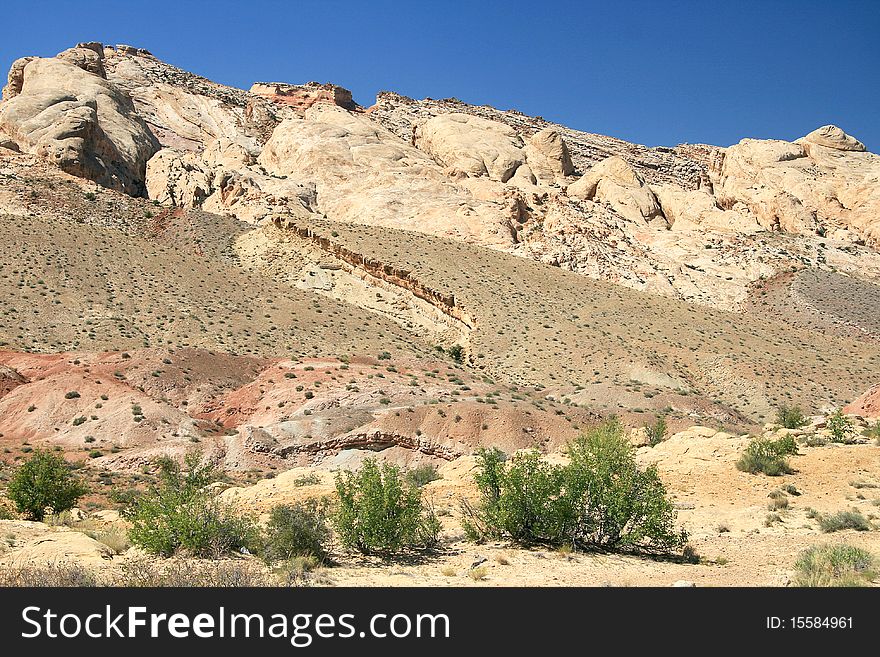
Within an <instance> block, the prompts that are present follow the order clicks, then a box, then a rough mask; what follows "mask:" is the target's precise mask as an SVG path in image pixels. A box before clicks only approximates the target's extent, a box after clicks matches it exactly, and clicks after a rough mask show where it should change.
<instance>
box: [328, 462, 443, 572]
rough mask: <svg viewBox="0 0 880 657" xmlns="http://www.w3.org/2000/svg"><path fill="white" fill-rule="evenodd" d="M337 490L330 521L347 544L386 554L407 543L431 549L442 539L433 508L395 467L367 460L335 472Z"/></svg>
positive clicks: (397, 550) (345, 545) (350, 547)
mask: <svg viewBox="0 0 880 657" xmlns="http://www.w3.org/2000/svg"><path fill="white" fill-rule="evenodd" d="M336 493H337V495H338V496H339V502H338V505H337V508H336V510H335V512H334V513H333V516H332V520H333V525H334V527H335V529H336V532H337V533H338V535H339V539H340V542H341V543H342V545H343V546H344V547H346V548H349V549H356V550H358V551H359V552H362V553H364V554H381V555H386V556H388V555H392V554H394V553H396V552H399V551H400V550H402V549H403V548H406V547H432V546H434V545H436V543H437V541H438V539H439V534H440V522H439V521H438V520H437V517H436V516H435V515H434V512H433V510H432V509H431V508H430V507H429V506H428V505H426V504H425V503H424V502H423V500H422V495H421V491H420V490H419V489H418V487H417V486H414V485H413V484H411V483H410V482H408V481H407V480H406V478H405V477H404V476H403V475H402V474H401V471H400V468H398V467H396V466H393V465H388V464H383V465H381V466H380V465H378V464H377V463H376V462H375V461H374V460H372V459H368V460H367V461H365V462H364V464H363V466H362V467H361V468H360V470H358V471H357V472H345V473H339V474H338V475H337V476H336Z"/></svg>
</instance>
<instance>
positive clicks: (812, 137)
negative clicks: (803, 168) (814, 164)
mask: <svg viewBox="0 0 880 657" xmlns="http://www.w3.org/2000/svg"><path fill="white" fill-rule="evenodd" d="M803 141H804V142H806V144H818V145H819V146H824V147H825V148H833V149H834V150H838V151H857V152H861V151H864V150H866V149H865V145H864V144H863V143H862V142H860V141H859V140H858V139H856V138H855V137H852V136H850V135H848V134H846V133H845V132H844V131H843V130H841V129H840V128H838V127H837V126H836V125H823V126H822V127H821V128H817V129H816V130H813V132H811V133H810V134H808V135H807V136H806V137H804V138H803Z"/></svg>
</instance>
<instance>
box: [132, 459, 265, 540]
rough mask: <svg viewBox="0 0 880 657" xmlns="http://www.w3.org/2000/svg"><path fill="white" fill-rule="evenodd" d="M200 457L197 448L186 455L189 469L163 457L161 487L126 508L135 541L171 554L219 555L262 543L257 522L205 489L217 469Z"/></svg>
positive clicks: (161, 460) (160, 472)
mask: <svg viewBox="0 0 880 657" xmlns="http://www.w3.org/2000/svg"><path fill="white" fill-rule="evenodd" d="M200 461H201V455H200V454H198V453H196V452H191V453H190V454H187V455H186V457H185V459H184V465H185V468H181V466H180V464H179V463H177V462H176V461H174V460H173V459H171V458H168V457H163V458H161V459H159V461H158V465H159V485H158V486H155V487H153V489H152V490H150V491H149V492H148V493H146V494H144V495H142V496H140V497H138V498H136V499H135V501H134V503H133V504H132V506H131V507H130V508H128V509H126V511H125V515H126V516H127V517H128V518H129V520H130V521H131V529H130V530H129V538H130V539H131V542H132V543H134V544H135V545H137V546H139V547H141V548H143V549H144V550H146V551H147V552H150V553H152V554H158V555H161V556H166V557H167V556H171V555H172V554H174V553H176V552H184V553H186V554H190V555H193V556H198V557H217V556H220V555H222V554H226V553H229V552H233V551H237V550H240V549H241V548H253V547H255V546H256V545H257V543H258V540H259V532H258V531H257V528H256V525H255V524H254V522H253V521H252V520H251V519H250V518H247V517H244V516H239V515H237V514H235V513H234V512H233V511H232V510H231V509H230V508H228V507H226V506H225V505H223V504H221V503H220V501H219V500H217V498H216V496H214V495H212V494H211V493H210V492H209V491H208V490H206V486H208V484H210V483H211V482H212V481H214V480H215V479H216V478H217V473H216V471H215V470H214V468H213V467H211V466H210V465H203V464H201V463H200Z"/></svg>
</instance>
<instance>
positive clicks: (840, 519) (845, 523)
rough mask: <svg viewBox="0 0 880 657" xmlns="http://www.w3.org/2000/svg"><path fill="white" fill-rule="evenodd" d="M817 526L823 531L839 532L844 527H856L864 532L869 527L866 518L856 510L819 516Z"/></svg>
mask: <svg viewBox="0 0 880 657" xmlns="http://www.w3.org/2000/svg"><path fill="white" fill-rule="evenodd" d="M819 527H820V528H821V529H822V531H823V532H825V533H831V532H839V531H842V530H844V529H857V530H858V531H862V532H864V531H868V530H869V529H871V525H870V524H868V519H867V518H865V516H863V515H862V514H861V513H859V512H858V511H838V512H837V513H835V514H833V515H830V516H822V517H821V518H819Z"/></svg>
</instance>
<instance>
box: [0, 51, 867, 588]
mask: <svg viewBox="0 0 880 657" xmlns="http://www.w3.org/2000/svg"><path fill="white" fill-rule="evenodd" d="M0 223H2V230H0V245H2V248H0V252H2V254H3V256H2V259H0V447H2V448H3V453H2V455H0V456H2V463H3V470H0V475H2V476H3V478H4V479H7V478H8V477H9V473H11V472H12V471H13V470H14V468H15V467H16V466H18V465H19V464H20V463H22V462H24V461H25V460H26V459H27V458H28V455H29V454H30V453H31V452H32V451H33V450H34V449H35V448H36V449H47V450H52V451H53V452H54V453H58V454H60V455H63V456H64V457H65V458H66V459H67V460H68V461H70V462H74V463H77V464H78V467H79V468H80V469H81V470H82V471H83V472H84V473H85V476H86V477H87V478H89V480H90V481H91V482H92V484H93V485H92V491H91V494H90V495H91V496H90V497H89V498H88V499H87V504H89V505H91V507H90V508H87V509H86V510H87V511H88V512H89V513H91V515H89V516H88V518H86V517H85V516H83V517H79V519H78V520H76V521H75V522H72V524H71V522H70V521H69V519H68V521H66V522H67V524H68V525H71V526H72V527H73V529H74V531H69V529H70V527H68V528H64V527H49V526H43V525H39V526H38V525H37V524H36V523H27V522H26V521H24V520H21V519H16V520H0V524H3V525H5V524H6V523H11V524H10V525H9V527H8V529H9V530H10V534H14V535H15V538H13V539H10V540H9V541H7V543H8V545H7V546H6V548H5V549H4V550H5V554H4V553H0V560H2V561H3V562H4V563H7V564H13V563H19V564H20V563H36V562H37V561H39V559H38V557H39V558H43V557H47V556H53V557H54V556H57V555H58V554H67V555H68V556H70V555H77V558H80V557H81V558H82V560H84V562H88V563H92V562H94V563H100V564H103V565H104V566H107V567H108V568H111V569H112V568H114V567H116V565H118V562H120V561H122V562H126V560H128V561H131V560H133V559H137V558H140V556H139V555H138V554H135V552H132V551H129V552H125V554H122V553H120V554H110V553H108V552H107V550H106V549H105V548H106V546H104V547H101V546H102V545H104V544H103V543H100V542H98V541H95V540H94V538H89V540H90V541H91V543H89V544H88V545H86V544H85V543H84V542H86V539H85V538H83V534H82V532H78V529H83V528H84V527H85V526H86V525H88V527H89V531H91V532H92V533H93V534H94V533H95V532H96V531H97V532H99V533H100V532H111V533H112V532H116V531H121V532H123V533H124V530H125V527H126V520H125V519H124V518H120V517H118V515H117V514H116V510H118V508H120V503H119V502H118V500H117V502H113V501H112V496H111V492H112V491H113V490H116V489H119V488H120V487H130V488H132V489H133V490H140V489H143V488H144V487H145V486H147V485H148V484H150V483H153V482H154V481H155V479H154V476H155V474H156V472H155V463H156V459H158V458H159V457H161V456H163V455H170V456H172V457H175V458H178V459H182V458H183V456H184V455H185V454H187V453H188V452H192V451H193V450H196V451H199V452H201V453H202V455H203V458H204V459H205V460H206V461H208V462H210V463H212V464H214V465H216V466H217V468H218V469H219V470H221V471H222V472H223V473H225V476H226V477H227V482H226V484H227V485H228V486H230V488H229V490H228V491H227V492H224V493H223V496H224V497H225V499H228V501H229V502H230V503H231V504H234V505H238V506H239V507H241V508H244V509H248V510H250V511H254V512H258V513H262V514H266V513H268V512H269V511H270V510H271V507H272V506H273V505H276V504H281V503H286V502H290V501H298V500H301V499H305V498H310V497H311V498H315V497H318V496H320V495H324V494H330V493H332V492H333V485H332V482H333V476H334V475H333V473H334V472H337V471H341V470H353V469H357V468H358V467H360V466H361V464H363V463H364V462H365V460H367V459H369V458H370V457H378V458H379V459H380V460H381V461H383V462H387V463H393V464H397V465H399V466H402V467H404V468H410V469H411V468H418V467H428V468H437V472H438V473H439V475H440V478H439V479H437V480H436V481H432V482H430V483H428V484H427V486H426V487H425V490H426V491H428V492H430V493H431V494H432V495H433V496H434V499H435V500H436V501H437V506H438V507H442V510H443V512H444V514H445V515H443V516H442V521H443V527H444V531H445V533H446V535H447V538H448V545H447V552H446V553H445V556H444V557H443V559H444V560H445V561H443V563H440V564H433V565H428V566H425V565H419V566H417V567H416V566H414V567H413V568H412V569H410V570H406V569H403V570H401V572H395V573H392V574H390V575H389V574H388V573H387V572H384V571H383V572H381V573H380V572H379V571H377V570H375V569H374V567H373V565H372V564H371V562H370V561H369V560H367V561H365V562H360V561H351V560H350V559H349V561H346V562H345V563H344V567H343V568H342V569H338V570H336V571H335V573H333V574H328V577H329V578H330V580H332V581H334V582H336V583H338V584H377V583H396V584H403V583H410V584H412V583H424V584H432V585H433V584H437V583H462V582H461V581H458V579H457V578H458V576H459V575H461V574H462V573H465V574H466V573H467V572H469V571H472V570H474V568H476V567H477V566H474V565H473V563H471V561H472V559H477V560H479V559H484V560H485V563H488V564H489V565H490V566H491V571H492V575H491V577H490V580H492V581H495V582H496V583H500V584H504V583H508V584H509V583H522V584H538V583H540V584H549V583H574V584H599V583H612V584H649V583H650V584H657V583H667V582H666V580H670V582H668V583H671V581H675V580H678V579H686V580H699V581H700V583H705V584H712V583H720V584H784V583H786V582H788V581H789V580H790V576H791V563H790V561H791V559H790V558H789V557H788V556H786V555H789V556H790V555H791V554H792V553H791V550H792V549H793V548H792V547H791V546H792V545H797V546H798V548H799V549H804V548H806V547H807V546H808V545H810V544H812V542H814V539H815V538H816V535H817V534H819V533H821V530H820V529H818V528H817V527H818V525H816V523H815V522H813V521H814V520H816V518H818V517H820V516H821V514H826V513H827V514H831V513H833V512H835V511H838V510H840V509H842V508H844V507H855V508H857V509H858V511H859V513H860V514H864V516H865V517H866V518H867V521H868V522H872V521H873V520H874V519H875V517H874V515H873V513H872V512H875V511H876V509H875V508H872V507H874V506H876V503H877V500H873V502H872V499H870V498H869V497H866V496H865V495H864V494H863V493H861V492H859V491H860V490H861V489H863V488H869V489H870V488H876V487H877V486H880V471H877V468H876V463H877V459H876V457H877V447H876V446H875V445H874V444H872V440H873V437H874V434H872V431H873V432H875V433H876V431H877V428H876V425H875V424H872V422H873V423H877V422H878V414H880V410H878V409H880V403H878V391H877V384H878V380H880V323H878V310H880V156H878V155H876V154H873V153H870V152H868V151H867V150H866V148H865V146H864V145H863V144H862V143H861V142H860V141H859V140H858V139H857V138H856V137H855V136H852V135H849V134H847V133H845V132H844V131H843V130H841V129H840V128H838V127H836V126H833V125H826V126H817V128H816V129H815V130H814V131H812V132H810V133H809V134H806V135H804V136H803V137H801V138H799V139H797V140H795V141H793V142H788V141H782V140H767V139H743V140H742V141H741V142H739V143H738V144H735V145H732V146H729V147H720V146H712V145H707V144H679V145H669V146H668V147H647V146H643V145H639V144H632V143H628V142H625V141H622V140H620V139H617V138H614V137H611V136H604V135H598V134H593V133H588V132H583V131H580V130H575V129H572V128H568V127H566V126H562V125H557V124H554V123H551V122H548V121H546V120H544V119H542V118H540V117H530V116H526V115H524V114H522V113H520V112H518V111H515V110H501V109H495V108H492V107H488V106H472V105H468V104H466V103H463V102H461V101H459V100H457V99H454V98H450V99H442V100H435V99H424V100H415V99H412V98H407V97H405V96H402V95H399V94H396V93H393V92H382V93H380V94H379V95H378V97H377V98H376V100H375V103H374V104H373V105H371V106H368V107H367V106H362V105H359V104H358V103H357V102H355V100H354V99H353V98H352V94H351V93H350V92H349V91H347V90H346V89H343V88H341V87H339V86H336V85H333V84H319V83H315V82H309V83H305V84H292V83H282V82H256V83H254V84H253V86H252V87H250V89H248V90H243V89H236V88H232V87H228V86H224V85H221V84H217V83H214V82H212V81H210V80H207V79H205V78H202V77H200V76H198V75H196V74H194V73H190V72H187V71H183V70H181V69H178V68H176V67H174V66H173V65H171V64H169V63H166V62H163V61H161V60H160V59H158V58H157V57H156V56H154V55H153V54H151V53H150V52H149V51H147V50H144V49H141V48H136V47H132V46H126V45H118V46H109V45H104V44H100V43H80V44H77V45H76V46H74V47H72V48H69V49H67V50H65V51H63V52H61V53H59V54H58V55H57V56H55V57H48V58H41V57H31V56H24V57H22V58H20V59H18V60H16V61H15V62H14V63H13V65H12V67H11V68H10V70H9V74H8V81H7V84H6V86H5V87H4V88H3V95H2V102H0ZM795 407H796V408H798V409H800V410H802V411H803V414H804V416H805V418H804V420H803V424H802V426H799V427H797V428H796V429H791V431H792V432H793V433H792V434H791V435H792V436H794V437H796V438H797V440H798V441H799V444H800V445H801V451H800V452H798V455H797V456H794V457H792V458H793V459H794V462H795V464H796V468H793V469H792V471H791V472H789V473H787V474H786V475H785V477H784V478H783V479H784V481H777V480H774V479H771V478H770V477H764V476H762V475H757V476H756V475H754V474H749V473H747V472H742V471H739V470H737V467H736V464H737V461H738V459H739V456H740V454H741V453H742V452H743V450H745V449H747V447H748V445H749V442H750V439H751V437H755V436H762V435H763V436H764V437H765V438H767V439H768V440H770V439H773V440H775V439H778V438H780V436H782V434H778V431H779V427H778V423H777V414H778V412H779V410H780V409H786V408H788V409H790V408H795ZM838 409H843V413H845V414H846V415H841V417H845V418H849V420H848V421H849V422H850V423H851V429H852V435H848V436H847V438H848V439H847V440H846V441H845V444H844V443H840V441H836V440H834V436H835V434H833V432H831V428H829V426H832V427H833V424H832V425H829V420H828V418H829V417H831V414H832V413H834V412H835V411H837V410H838ZM612 416H618V417H620V418H621V420H622V421H623V423H624V425H625V427H626V430H627V436H628V438H629V439H630V440H631V441H632V442H633V444H634V445H636V446H638V459H639V462H640V463H641V464H642V465H649V464H656V465H657V467H658V472H659V475H660V477H661V478H662V479H663V481H664V483H665V484H666V485H667V487H668V489H669V490H670V491H671V493H672V495H673V498H674V499H675V501H676V508H677V510H678V511H679V516H680V519H681V521H682V523H683V526H685V527H686V528H687V529H688V531H689V532H690V533H691V536H692V541H693V545H694V546H695V547H696V549H697V550H698V551H700V553H701V554H702V555H703V556H704V557H707V558H708V557H711V558H712V559H714V561H704V562H702V563H701V564H699V565H697V566H694V565H693V564H682V563H674V564H673V563H669V564H665V565H663V566H658V565H657V564H655V563H646V562H643V561H640V560H638V559H636V558H632V560H629V559H630V557H626V558H623V557H621V559H622V561H621V562H620V563H619V564H617V565H619V566H620V570H619V571H615V573H616V574H614V575H608V574H607V573H605V572H604V569H605V567H606V565H607V563H606V561H604V560H603V559H610V557H607V556H605V557H601V558H599V557H596V558H594V557H591V556H586V555H578V554H576V555H574V556H572V555H569V554H567V553H566V554H563V555H553V554H551V559H550V560H549V561H540V562H539V561H536V560H539V559H546V558H547V555H545V554H543V552H542V553H540V556H538V555H536V554H534V553H532V552H527V551H517V550H516V549H514V548H511V547H510V546H509V545H506V544H503V543H500V542H499V543H497V544H491V545H488V546H486V547H480V548H474V547H473V546H472V545H470V544H469V543H467V542H466V541H465V539H464V537H463V534H462V526H461V524H460V521H461V518H460V517H459V513H460V511H459V507H458V504H457V500H459V499H460V498H462V499H468V497H469V496H470V497H473V495H474V488H473V465H474V453H475V451H476V450H478V449H480V448H491V447H498V448H500V449H502V450H503V451H504V452H505V453H507V454H513V453H515V452H517V451H518V450H523V449H529V448H536V449H538V450H539V451H540V452H541V454H543V455H544V456H545V457H546V458H547V459H549V460H550V461H551V462H552V461H553V459H559V458H562V456H561V454H562V452H563V451H564V450H563V448H564V447H565V446H566V445H567V444H568V443H569V442H570V441H572V440H574V439H575V438H576V437H577V436H579V435H581V434H583V433H584V432H586V431H589V430H591V429H592V428H594V427H596V426H597V425H599V424H600V423H601V422H603V420H605V419H607V418H609V417H612ZM659 418H662V419H663V420H664V421H665V423H666V427H667V431H666V432H665V433H664V435H663V436H662V438H664V440H662V441H655V442H659V444H657V445H656V446H653V447H649V446H646V443H647V442H649V441H648V440H647V437H646V432H645V428H644V427H645V426H646V425H652V424H653V423H655V422H657V421H658V419H659ZM782 431H783V432H784V431H785V429H783V430H782ZM829 432H831V433H829ZM786 435H787V434H786ZM667 438H668V439H667ZM307 476H309V477H314V478H315V481H314V482H313V483H312V484H309V485H307V486H303V485H302V484H300V483H296V482H297V481H300V480H301V478H302V477H307ZM853 482H855V483H853ZM783 484H784V485H786V486H788V485H790V486H791V487H792V488H793V489H795V490H797V491H798V493H797V494H794V493H788V494H786V495H787V497H786V499H788V497H791V498H792V501H791V506H790V508H789V506H788V504H786V506H785V507H782V506H781V505H780V506H779V507H778V508H776V509H771V511H772V512H773V513H774V514H775V515H777V516H778V517H779V519H778V520H776V519H772V518H769V517H768V514H767V509H766V507H767V504H768V501H767V496H768V495H771V494H774V491H777V489H781V488H784V486H783ZM857 484H858V485H857ZM780 495H781V494H780ZM780 495H775V497H774V499H781V497H780ZM795 498H796V499H795ZM104 507H113V510H111V511H107V510H106V508H104ZM811 509H812V515H810V513H811V511H810V510H811ZM77 523H79V524H77ZM108 527H109V529H108ZM871 528H872V530H873V529H874V526H873V524H872V525H871ZM73 534H76V536H72V535H73ZM46 536H49V537H50V538H46ZM875 536H876V531H869V532H867V533H864V534H862V533H859V534H858V538H857V539H854V540H857V541H858V542H859V544H860V545H863V546H866V547H868V548H871V549H873V550H874V551H875V552H876V551H877V548H878V546H880V544H878V539H876V538H875ZM47 541H49V543H51V542H52V541H56V542H57V543H58V548H57V549H58V552H53V550H54V549H55V548H52V549H49V548H48V547H46V545H47V543H46V542H47ZM37 546H41V547H39V549H38V547H37ZM65 550H67V552H65ZM474 550H477V552H479V554H477V555H474V554H472V553H473V552H474ZM119 551H120V552H124V550H119ZM762 551H766V553H767V554H772V555H774V557H773V558H774V559H775V560H777V561H767V562H765V563H764V564H763V565H762V566H761V567H760V568H757V569H755V568H754V567H753V566H754V564H755V562H756V560H757V559H758V558H759V555H760V554H762ZM111 552H112V550H111ZM126 555H127V556H126ZM785 559H788V561H785ZM722 561H723V562H724V563H721V562H722ZM504 562H508V563H504ZM728 562H730V563H731V564H733V565H731V566H724V564H726V563H728ZM783 562H784V563H783ZM480 563H483V561H481V562H480ZM539 563H540V564H541V568H540V569H539V568H537V566H536V564H539ZM478 565H479V564H478ZM544 565H546V566H547V567H544ZM694 568H696V570H694ZM441 570H446V571H449V572H452V571H454V572H455V573H457V574H456V575H454V576H453V575H448V574H447V575H443V574H441ZM539 571H540V573H541V574H537V573H538V572H539ZM389 578H390V579H389ZM557 578H558V579H557ZM465 580H466V581H467V578H465ZM600 580H601V581H600ZM477 581H479V580H477Z"/></svg>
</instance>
